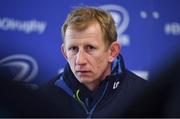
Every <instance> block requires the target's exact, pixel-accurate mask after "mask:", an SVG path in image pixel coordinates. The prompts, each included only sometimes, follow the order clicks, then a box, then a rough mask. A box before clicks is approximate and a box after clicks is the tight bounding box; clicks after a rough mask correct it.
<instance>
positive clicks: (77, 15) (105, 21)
mask: <svg viewBox="0 0 180 119" xmlns="http://www.w3.org/2000/svg"><path fill="white" fill-rule="evenodd" d="M93 21H95V22H98V24H99V25H100V27H101V30H102V32H103V35H104V40H105V43H107V45H108V46H110V45H111V43H112V42H114V41H116V40H117V31H116V27H115V22H114V20H113V18H112V16H111V15H110V13H108V12H106V11H105V10H102V9H100V8H95V7H79V8H76V9H74V10H73V11H72V12H70V14H69V15H68V16H67V18H66V20H65V22H64V24H63V26H62V29H61V33H62V37H63V39H64V37H65V33H66V30H67V27H68V26H71V27H72V28H73V29H76V30H84V29H86V28H87V27H88V25H89V24H90V23H91V22H93Z"/></svg>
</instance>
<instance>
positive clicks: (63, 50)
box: [61, 43, 67, 60]
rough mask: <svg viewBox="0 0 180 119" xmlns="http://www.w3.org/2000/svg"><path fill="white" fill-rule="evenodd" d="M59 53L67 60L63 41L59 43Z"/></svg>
mask: <svg viewBox="0 0 180 119" xmlns="http://www.w3.org/2000/svg"><path fill="white" fill-rule="evenodd" d="M61 53H62V54H63V56H64V58H65V59H66V60H67V54H66V50H65V46H64V43H63V44H62V45H61Z"/></svg>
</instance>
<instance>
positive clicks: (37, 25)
mask: <svg viewBox="0 0 180 119" xmlns="http://www.w3.org/2000/svg"><path fill="white" fill-rule="evenodd" d="M46 26H47V23H46V22H43V21H37V20H35V19H33V20H28V21H22V20H16V19H14V18H7V17H4V18H0V29H1V30H3V31H8V30H11V31H22V32H24V33H26V34H30V33H32V32H37V33H38V34H42V33H43V32H44V31H45V29H46Z"/></svg>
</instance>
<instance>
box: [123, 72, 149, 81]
mask: <svg viewBox="0 0 180 119" xmlns="http://www.w3.org/2000/svg"><path fill="white" fill-rule="evenodd" d="M125 78H126V79H128V80H130V81H131V80H132V81H137V82H142V83H143V82H144V83H146V82H147V80H145V79H143V78H142V77H140V76H138V75H137V74H135V73H133V72H132V71H129V70H126V76H125Z"/></svg>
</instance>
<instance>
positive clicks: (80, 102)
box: [43, 55, 146, 118]
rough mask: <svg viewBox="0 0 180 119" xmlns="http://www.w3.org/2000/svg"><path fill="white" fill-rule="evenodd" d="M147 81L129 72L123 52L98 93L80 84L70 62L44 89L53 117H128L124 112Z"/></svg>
mask: <svg viewBox="0 0 180 119" xmlns="http://www.w3.org/2000/svg"><path fill="white" fill-rule="evenodd" d="M145 85H146V81H145V80H144V79H142V78H140V77H138V76H137V75H135V74H134V73H132V72H130V71H128V70H127V69H126V68H125V66H124V62H123V59H122V57H121V55H119V56H118V58H117V60H116V61H114V63H113V65H112V73H111V75H109V76H107V77H106V79H105V80H103V81H102V82H101V84H100V86H99V88H98V89H97V90H96V91H95V92H91V91H90V90H88V89H87V88H86V87H85V86H84V85H83V84H81V83H79V82H78V80H77V79H76V78H75V76H74V74H73V73H72V71H71V69H70V67H69V65H68V64H67V65H66V66H65V68H64V72H63V73H61V74H59V75H58V76H56V77H55V78H54V79H53V80H51V81H50V82H49V83H48V85H46V86H45V87H44V88H43V90H44V91H45V93H46V96H47V98H48V100H49V101H50V103H51V104H52V105H55V107H54V109H56V111H54V113H53V114H52V115H51V116H50V115H49V116H50V117H83V118H91V117H103V118H105V117H111V118H113V117H126V115H124V114H125V112H126V110H128V107H129V106H130V105H131V102H132V101H133V99H135V98H136V96H137V95H138V94H139V92H141V90H142V89H143V87H144V86H145Z"/></svg>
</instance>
